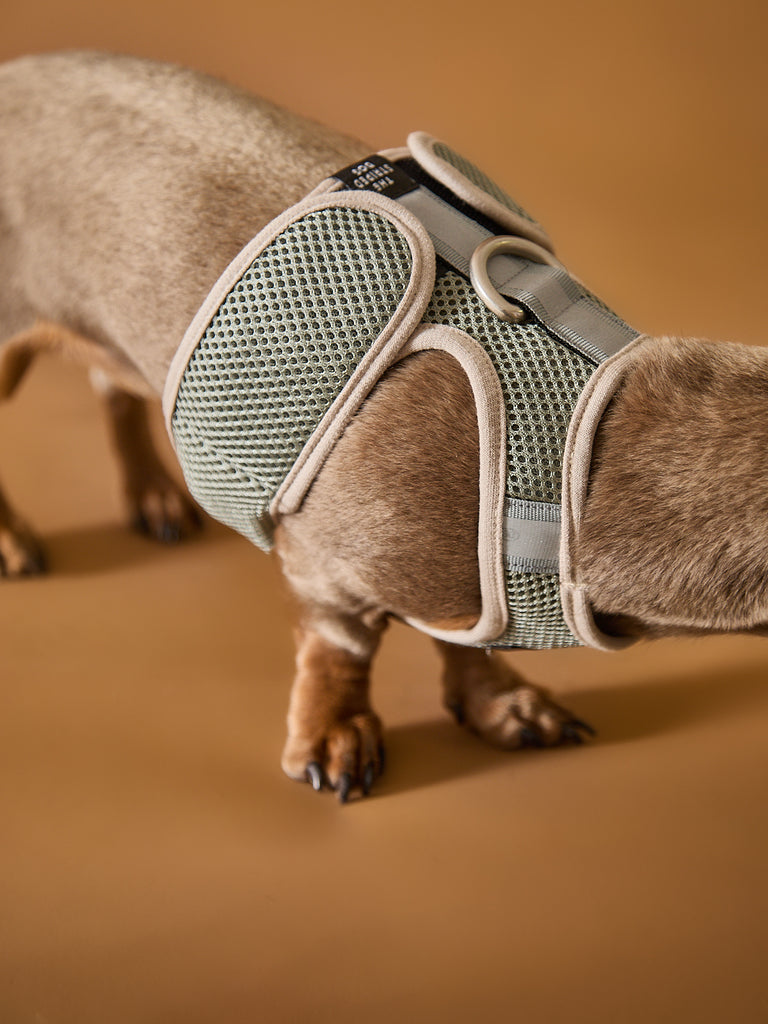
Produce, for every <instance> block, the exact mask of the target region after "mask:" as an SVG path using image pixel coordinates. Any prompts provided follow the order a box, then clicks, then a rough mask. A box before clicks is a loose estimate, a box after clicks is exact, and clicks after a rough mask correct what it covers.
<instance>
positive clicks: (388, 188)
mask: <svg viewBox="0 0 768 1024" xmlns="http://www.w3.org/2000/svg"><path fill="white" fill-rule="evenodd" d="M334 178H337V179H338V180H339V181H340V182H342V184H344V185H346V187H347V188H348V189H365V190H367V191H368V192H378V193H379V194H380V195H383V196H387V197H388V198H389V199H399V198H400V196H404V195H405V194H406V192H413V190H414V189H415V188H418V185H417V183H416V182H415V181H414V180H413V178H411V176H410V175H408V174H406V172H405V171H404V170H403V169H402V168H401V167H397V166H396V165H395V164H393V163H390V161H389V160H387V159H386V158H385V157H383V156H378V155H376V154H374V155H373V156H369V157H366V159H365V160H361V161H360V162H359V163H357V164H350V166H349V167H345V168H344V169H343V170H341V171H337V172H336V173H335V174H334Z"/></svg>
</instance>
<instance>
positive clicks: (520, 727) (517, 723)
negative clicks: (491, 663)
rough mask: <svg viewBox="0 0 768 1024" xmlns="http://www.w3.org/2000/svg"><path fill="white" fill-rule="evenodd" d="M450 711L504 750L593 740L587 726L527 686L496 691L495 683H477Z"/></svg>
mask: <svg viewBox="0 0 768 1024" xmlns="http://www.w3.org/2000/svg"><path fill="white" fill-rule="evenodd" d="M449 710H451V711H452V712H453V713H454V715H455V716H456V718H457V720H458V721H459V722H460V723H462V724H465V725H467V726H468V728H470V729H471V730H472V731H473V732H476V733H478V735H480V736H482V738H483V739H484V740H486V741H487V742H488V743H492V744H493V745H494V746H496V747H502V748H503V749H505V750H517V749H519V748H520V747H554V746H556V745H557V744H559V743H583V742H584V734H587V735H590V736H594V729H593V728H592V727H591V726H590V725H587V723H586V722H583V721H582V720H581V719H579V718H576V717H575V716H574V715H572V714H571V712H570V711H568V710H567V709H566V708H564V707H561V706H560V705H559V704H556V703H555V701H553V700H552V698H551V697H550V696H549V694H548V693H547V692H546V691H545V690H543V689H541V688H540V687H538V686H533V685H532V684H530V683H512V684H511V685H510V686H509V689H499V688H498V682H497V681H496V680H493V682H489V685H487V686H484V685H483V684H482V683H479V684H477V685H476V686H475V687H474V688H473V689H471V690H470V691H469V692H467V693H465V695H464V698H463V700H462V701H461V704H460V705H459V706H456V705H452V706H450V708H449Z"/></svg>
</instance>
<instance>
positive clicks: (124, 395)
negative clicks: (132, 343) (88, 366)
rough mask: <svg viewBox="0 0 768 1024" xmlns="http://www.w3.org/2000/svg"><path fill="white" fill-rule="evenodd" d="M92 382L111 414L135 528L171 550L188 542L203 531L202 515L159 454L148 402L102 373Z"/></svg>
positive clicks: (95, 374) (114, 442) (109, 418)
mask: <svg viewBox="0 0 768 1024" xmlns="http://www.w3.org/2000/svg"><path fill="white" fill-rule="evenodd" d="M91 381H92V383H93V385H94V388H95V389H96V391H97V392H98V393H99V394H100V395H101V397H102V400H103V403H104V408H105V410H106V413H107V422H108V425H109V431H110V437H111V440H112V445H113V448H114V450H115V452H116V454H117V458H118V462H119V466H120V470H121V474H122V483H123V493H124V495H125V501H126V504H127V507H128V513H129V516H130V523H131V525H132V526H133V528H134V529H136V530H138V531H139V532H140V533H145V534H147V535H148V536H149V537H152V538H154V539H155V540H159V541H162V542H163V543H165V544H173V543H176V542H177V541H179V540H182V539H184V538H186V537H188V536H189V535H190V534H192V533H194V532H195V531H196V530H198V529H199V528H200V526H201V519H200V514H199V512H198V511H197V508H196V507H195V505H194V504H193V503H192V500H191V499H190V498H189V496H188V495H187V494H186V492H185V491H184V490H183V488H182V487H181V486H180V485H179V484H178V483H177V482H176V481H175V480H174V479H173V478H172V477H171V475H170V473H169V472H168V470H167V469H166V468H165V466H164V465H163V463H162V461H161V460H160V456H159V455H158V454H157V451H156V449H155V446H154V442H153V440H152V434H151V430H150V422H149V416H148V408H147V402H146V400H145V399H144V398H142V397H140V396H138V395H135V394H131V393H130V392H128V391H126V390H124V389H123V388H120V387H118V386H117V385H115V384H114V383H113V382H112V381H111V380H110V379H109V377H108V376H107V375H106V374H105V373H104V372H103V371H101V370H94V371H92V372H91Z"/></svg>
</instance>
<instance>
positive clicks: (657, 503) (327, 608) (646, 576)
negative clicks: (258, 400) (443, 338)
mask: <svg viewBox="0 0 768 1024" xmlns="http://www.w3.org/2000/svg"><path fill="white" fill-rule="evenodd" d="M369 154H370V149H369V147H367V146H365V145H364V144H362V143H360V142H357V141H356V140H354V139H350V138H347V137H345V136H342V135H338V134H335V133H333V132H331V131H328V130H326V129H325V128H322V127H320V126H318V125H316V124H314V123H311V122H309V121H306V120H303V119H301V118H298V117H296V116H294V115H291V114H288V113H286V112H284V111H282V110H280V109H278V108H276V107H274V106H273V105H271V104H269V103H267V102H265V101H263V100H259V99H256V98H253V97H251V96H249V95H247V94H245V93H242V92H240V91H238V90H236V89H234V88H232V87H230V86H228V85H225V84H223V83H221V82H219V81H216V80H213V79H210V78H207V77H205V76H202V75H199V74H195V73H193V72H189V71H185V70H182V69H178V68H175V67H170V66H165V65H161V64H155V63H152V62H148V61H141V60H137V59H134V58H128V57H117V56H106V55H100V54H90V53H87V54H77V53H72V54H61V55H53V56H47V57H36V58H23V59H20V60H17V61H14V62H12V63H9V64H7V65H5V66H3V67H2V68H0V395H2V396H3V397H8V396H10V395H11V394H12V392H13V391H14V389H15V388H16V387H17V385H18V384H19V382H20V381H21V379H22V378H23V376H24V374H25V372H26V370H27V369H28V367H29V366H30V364H31V362H32V361H33V359H34V357H35V355H36V354H37V353H38V352H40V351H45V350H48V351H61V352H63V353H66V354H67V355H69V356H71V357H74V358H76V359H78V360H80V361H82V362H83V363H85V364H86V365H87V366H88V367H89V368H90V371H91V376H92V380H93V382H94V385H95V387H96V388H97V390H98V391H99V392H100V394H101V395H102V396H103V399H104V402H105V405H106V409H107V412H108V418H109V423H110V425H111V431H112V436H113V441H114V447H115V450H116V453H117V456H118V459H119V462H120V465H121V467H122V477H123V481H124V490H125V495H126V502H127V506H128V511H129V517H130V519H131V521H132V523H133V525H134V526H135V527H136V528H137V529H139V530H141V531H143V532H144V533H146V534H148V535H150V536H152V537H154V538H156V539H158V540H160V541H164V542H173V541H177V540H180V539H183V538H185V537H187V536H189V535H191V534H192V533H194V532H195V531H196V530H197V529H198V528H199V526H200V522H201V520H200V516H199V514H198V511H197V508H196V506H195V503H194V502H193V501H192V500H191V499H190V497H189V496H188V495H187V494H186V492H184V491H183V490H182V489H181V488H180V487H179V486H178V485H177V483H176V482H175V481H174V480H173V479H172V477H171V476H170V475H169V473H168V471H167V470H166V469H165V468H164V466H163V465H162V462H161V460H160V458H159V457H158V455H157V454H156V452H155V449H154V447H153V444H152V441H151V438H150V433H149V429H148V420H147V408H148V402H150V401H152V400H154V399H155V398H156V397H157V395H158V394H160V393H161V392H162V391H163V388H164V386H165V384H166V379H167V378H168V375H169V369H170V368H172V366H173V365H174V361H175V360H176V361H178V358H179V357H178V351H179V345H180V341H181V339H182V338H183V337H185V332H186V333H187V334H188V330H189V325H190V324H191V323H194V322H195V319H196V318H198V319H199V316H200V313H199V310H200V307H201V304H203V303H204V300H206V296H208V295H209V293H211V288H212V285H213V284H214V282H216V281H217V279H219V276H220V275H221V273H222V271H223V270H224V268H226V267H227V266H229V265H230V264H231V263H232V261H236V259H237V257H238V254H240V253H242V252H243V250H246V251H247V246H248V244H249V242H250V240H251V239H253V238H254V237H255V236H258V235H259V233H260V232H263V231H264V230H265V228H266V226H267V225H269V224H270V223H272V222H274V221H275V218H279V217H280V216H281V215H282V214H283V211H285V210H286V209H287V208H290V207H292V206H293V205H294V204H298V203H301V202H303V201H304V197H306V196H307V195H308V193H311V192H312V190H313V189H315V191H316V190H317V186H318V183H321V182H323V181H328V180H329V179H332V178H333V176H334V175H336V174H337V172H338V171H339V169H340V168H345V167H346V168H349V167H353V168H357V171H358V173H360V169H361V168H362V169H363V171H364V172H365V174H367V175H368V177H369V178H371V180H373V181H374V182H375V181H376V179H377V176H378V177H381V175H382V174H383V173H384V172H383V171H382V170H381V168H380V166H379V165H377V164H376V162H375V161H374V163H373V164H371V163H369V162H368V157H369ZM386 166H387V167H389V168H390V170H391V166H390V165H386ZM366 169H367V170H366ZM335 187H336V186H334V188H335ZM333 202H337V200H336V199H334V200H333ZM346 202H347V200H338V204H340V206H339V207H338V208H343V207H344V203H346ZM349 202H350V203H351V202H352V200H349ZM355 202H356V200H355ZM459 205H460V204H459ZM392 216H394V214H393V215H392ZM514 217H517V214H514ZM514 223H520V224H522V228H521V231H523V232H524V233H526V234H527V235H528V237H529V239H530V238H533V240H534V244H535V245H536V246H538V251H541V250H542V248H544V249H547V248H548V240H547V238H546V236H545V235H543V234H542V233H540V232H539V231H538V228H537V227H536V226H535V225H533V222H530V223H529V222H528V221H526V222H525V223H523V221H521V220H520V219H519V218H518V219H517V220H515V221H514ZM532 225H533V226H532ZM414 230H415V229H414ZM229 284H231V282H229ZM228 286H229V285H227V287H228ZM222 294H223V293H222ZM528 315H529V316H530V310H529V311H528ZM208 319H210V311H209V316H208ZM206 322H207V321H206ZM403 351H406V350H405V349H404V350H403ZM401 355H402V353H401ZM406 355H407V358H399V359H398V360H395V361H393V362H392V364H391V365H388V366H386V367H385V368H384V371H383V372H382V373H381V375H380V377H379V378H378V379H377V380H376V381H375V382H374V383H373V384H372V385H371V386H370V388H369V389H368V390H367V391H365V393H364V394H362V397H359V401H357V402H356V404H353V406H352V407H350V408H349V409H348V413H349V415H347V416H346V419H343V421H342V423H341V427H340V428H339V429H338V430H337V433H336V434H335V435H332V436H331V437H330V440H329V441H328V443H327V444H326V446H325V449H324V451H323V457H322V459H319V460H317V461H318V465H317V466H316V472H315V473H314V475H313V476H312V478H311V480H310V481H309V483H308V484H307V485H306V487H305V489H304V491H302V492H301V493H300V494H299V496H298V500H296V501H294V503H293V506H291V507H288V506H286V508H287V511H285V514H282V515H278V516H276V517H274V518H275V522H274V536H273V538H272V539H273V541H274V545H275V548H276V550H277V553H278V555H279V558H280V560H281V563H282V567H283V570H284V574H285V576H286V579H287V580H288V582H289V584H290V587H291V589H292V590H293V592H294V594H295V595H296V598H297V602H298V606H299V618H300V625H299V628H298V631H297V636H298V652H297V669H296V676H295V681H294V684H293V689H292V692H291V697H290V707H289V713H288V737H287V741H286V745H285V749H284V753H283V758H282V767H283V769H284V771H285V772H286V773H287V774H288V775H289V776H290V777H291V778H294V779H297V780H301V781H307V782H309V783H310V784H311V785H312V787H313V788H314V789H315V790H318V791H319V790H321V789H323V788H328V789H332V790H335V791H336V793H337V795H338V797H339V799H340V800H341V801H342V802H346V801H347V800H348V799H349V797H350V794H351V793H352V792H353V791H359V792H361V793H362V794H363V795H368V793H369V792H370V790H371V787H372V786H373V784H374V782H375V780H376V779H377V777H378V776H379V775H380V774H381V772H382V770H383V768H384V744H383V733H382V725H381V722H380V720H379V718H378V716H377V715H376V713H375V712H374V711H373V709H372V706H371V702H370V696H369V670H370V664H371V660H372V658H373V656H374V654H375V652H376V649H377V646H378V644H379V642H380V639H381V636H382V633H383V632H384V630H385V628H386V625H387V622H388V620H389V619H390V618H392V617H396V618H400V619H403V620H405V621H408V622H415V623H420V624H425V625H426V628H427V631H428V632H431V633H432V634H433V635H434V636H435V637H436V643H437V646H438V648H439V650H440V653H441V656H442V659H443V663H444V672H443V691H444V702H445V705H446V707H447V708H448V709H449V710H450V711H451V712H452V713H453V714H454V715H455V716H456V718H457V720H458V721H459V723H461V724H464V725H465V726H467V727H468V728H469V729H471V730H472V731H474V732H476V733H477V734H479V735H480V736H481V737H483V738H484V739H485V740H487V741H489V742H490V743H492V744H495V745H497V746H499V747H502V748H506V749H516V748H520V747H526V746H554V745H557V744H560V743H568V742H570V743H577V742H581V741H582V740H583V738H584V736H585V735H587V734H589V733H591V729H590V727H589V726H588V725H587V724H586V723H584V722H582V721H581V720H579V719H578V718H576V717H575V716H574V715H572V714H571V713H570V712H569V711H567V710H566V709H565V708H563V707H561V706H560V705H559V704H558V703H556V702H555V701H554V700H553V699H552V697H551V696H550V695H549V694H548V693H547V692H546V691H544V690H543V689H541V688H539V687H537V686H533V685H531V684H529V683H527V682H525V681H524V680H523V679H522V678H521V677H520V676H519V675H518V674H517V673H516V672H515V670H514V669H513V668H512V667H511V666H510V665H509V663H508V662H507V661H506V660H504V659H503V658H501V657H499V655H498V654H497V653H496V652H495V651H493V650H491V649H489V648H488V646H482V645H480V646H478V645H474V644H472V643H469V644H467V643H455V642H451V641H452V640H453V639H455V638H465V639H466V638H467V637H470V638H471V637H473V636H475V635H476V630H477V628H478V623H479V622H480V620H481V619H482V618H483V615H484V602H485V594H484V591H483V587H484V584H483V579H482V566H479V564H478V558H479V556H478V534H479V532H481V533H482V530H483V528H484V525H483V522H482V518H483V516H482V515H481V511H480V510H479V509H480V506H479V503H478V479H479V475H481V474H482V472H483V458H484V456H483V438H482V437H481V433H482V425H481V423H480V420H479V416H478V411H477V409H478V406H477V395H476V393H475V392H474V391H473V387H472V382H471V380H470V378H469V376H468V373H467V372H466V370H465V368H464V367H463V366H462V365H461V364H460V362H459V361H458V360H457V358H455V357H454V355H453V354H451V353H450V352H448V351H440V350H439V349H437V348H432V349H430V350H429V351H427V350H424V351H421V350H419V349H418V348H415V349H412V350H409V351H406ZM614 359H618V360H619V363H618V364H616V363H615V362H614V361H613V360H612V359H608V360H607V362H606V364H605V366H607V367H608V369H607V370H606V372H605V374H603V377H602V384H598V385H597V390H596V391H595V387H593V386H592V384H590V385H588V386H587V388H586V390H585V393H587V392H589V393H590V396H591V397H590V402H591V405H590V406H589V409H590V410H591V413H590V415H589V416H587V417H586V420H588V421H589V422H586V420H585V419H584V417H583V416H582V413H581V412H579V410H578V409H577V411H576V413H575V414H574V416H575V419H579V423H580V425H579V430H581V434H579V431H578V430H577V431H576V432H575V433H574V438H573V445H574V446H575V447H574V448H573V450H569V449H568V447H567V445H566V450H565V453H564V460H565V463H566V464H567V465H569V466H570V467H571V469H572V470H573V473H572V476H571V477H569V480H570V484H569V487H567V488H565V489H564V492H563V516H564V519H563V529H564V536H565V534H567V536H566V537H565V541H564V546H563V547H561V551H560V554H561V565H560V569H561V576H562V579H563V607H564V608H566V610H567V609H570V611H569V612H568V615H567V618H568V620H569V622H570V623H576V625H575V626H574V627H573V628H574V629H575V630H576V633H577V635H579V636H580V638H581V639H583V640H584V642H593V643H594V645H595V646H598V647H600V646H604V647H607V648H611V647H618V646H622V645H624V644H626V643H629V642H632V641H634V640H637V639H640V638H652V637H659V636H670V635H679V634H699V633H707V632H729V631H744V632H756V633H765V631H766V628H767V627H768V586H766V571H765V566H766V564H768V551H767V550H766V547H767V546H768V530H767V529H766V526H765V523H766V517H767V515H768V493H766V495H765V496H764V495H763V489H765V488H766V484H765V483H764V481H766V480H768V436H767V435H768V430H767V429H766V427H765V426H764V423H765V417H764V415H763V410H764V409H765V408H766V405H767V404H768V351H766V350H762V349H756V348H749V347H744V346H738V345H728V344H712V343H707V342H703V341H697V340H684V339H670V338H648V337H645V336H639V337H637V338H636V340H635V341H633V342H631V343H630V344H628V345H627V346H626V348H625V349H622V351H621V352H617V353H616V356H615V357H614ZM612 367H613V369H612ZM182 369H183V368H182ZM177 376H178V375H177ZM606 381H608V383H607V384H606ZM177 384H178V381H177ZM590 389H591V391H590ZM595 410H597V412H595ZM582 412H583V410H582ZM582 421H584V422H586V426H584V423H583V422H582ZM571 431H573V427H571ZM577 434H578V435H579V436H576V435H577ZM584 436H588V444H587V448H586V449H585V450H586V453H587V454H586V458H585V455H584V452H583V451H582V452H581V454H579V450H578V449H579V444H580V443H582V442H583V437H584ZM570 441H571V434H570V433H569V441H568V443H570ZM486 461H487V460H486ZM566 490H572V491H573V493H572V494H571V495H570V497H569V495H568V494H566V493H565V491H566ZM481 504H482V499H481ZM566 523H567V525H568V529H567V530H566V529H565V527H566ZM481 561H482V559H481ZM0 565H1V566H2V573H3V575H4V576H5V577H6V578H9V579H10V578H16V577H23V576H25V575H30V574H36V573H39V572H41V571H43V570H44V568H45V559H44V554H43V548H42V546H41V544H40V543H39V541H38V540H37V538H36V537H35V535H34V532H33V531H32V530H31V528H30V527H29V526H28V525H27V524H26V522H25V520H24V519H23V518H22V517H21V516H20V515H19V514H18V513H17V512H16V510H15V509H14V508H13V506H12V505H11V504H10V502H9V501H8V499H7V498H6V497H5V496H4V495H3V494H2V493H0ZM473 631H475V632H473Z"/></svg>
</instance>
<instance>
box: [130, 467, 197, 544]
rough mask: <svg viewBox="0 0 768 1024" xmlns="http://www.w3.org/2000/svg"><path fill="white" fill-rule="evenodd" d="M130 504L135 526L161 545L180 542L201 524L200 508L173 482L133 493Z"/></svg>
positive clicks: (194, 531)
mask: <svg viewBox="0 0 768 1024" xmlns="http://www.w3.org/2000/svg"><path fill="white" fill-rule="evenodd" d="M129 504H130V507H131V525H132V526H133V528H134V529H135V530H137V531H138V532H139V533H143V534H144V535H145V536H147V537H151V538H152V539H153V540H157V541H159V542H160V543H161V544H178V543H179V541H182V540H186V538H187V537H189V536H191V535H192V534H193V533H196V532H197V531H198V530H199V529H200V528H201V526H202V519H201V517H200V513H199V512H198V510H197V507H196V506H195V505H194V503H193V502H192V500H191V498H189V497H188V496H187V494H185V493H184V491H182V490H181V489H180V488H179V487H177V486H176V484H175V483H173V482H172V481H163V482H162V483H161V484H157V485H153V486H147V487H146V488H145V489H143V490H141V491H140V492H138V493H134V494H132V495H131V496H130V499H129Z"/></svg>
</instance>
